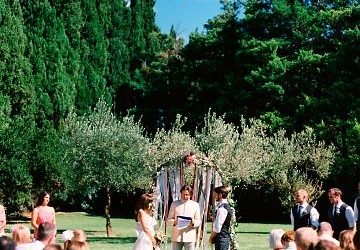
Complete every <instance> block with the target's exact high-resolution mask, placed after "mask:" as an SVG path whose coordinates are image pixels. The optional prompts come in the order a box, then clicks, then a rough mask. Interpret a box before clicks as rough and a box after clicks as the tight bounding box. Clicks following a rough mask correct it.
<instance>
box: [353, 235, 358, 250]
mask: <svg viewBox="0 0 360 250" xmlns="http://www.w3.org/2000/svg"><path fill="white" fill-rule="evenodd" d="M353 242H354V247H355V250H360V230H357V231H356V232H355V235H354V238H353Z"/></svg>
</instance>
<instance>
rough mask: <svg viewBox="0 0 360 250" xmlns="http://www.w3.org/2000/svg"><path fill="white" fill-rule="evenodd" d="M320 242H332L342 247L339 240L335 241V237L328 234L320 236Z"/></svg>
mask: <svg viewBox="0 0 360 250" xmlns="http://www.w3.org/2000/svg"><path fill="white" fill-rule="evenodd" d="M319 240H327V241H330V242H332V243H334V244H335V245H337V246H338V247H339V246H340V242H339V241H338V240H337V239H335V238H334V237H332V236H331V235H328V234H321V235H319Z"/></svg>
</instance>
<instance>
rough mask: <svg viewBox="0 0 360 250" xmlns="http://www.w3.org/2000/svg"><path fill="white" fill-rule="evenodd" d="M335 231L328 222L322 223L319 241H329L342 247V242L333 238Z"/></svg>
mask: <svg viewBox="0 0 360 250" xmlns="http://www.w3.org/2000/svg"><path fill="white" fill-rule="evenodd" d="M333 234H334V231H333V229H332V227H331V225H330V223H328V222H325V221H323V222H321V223H320V226H319V240H328V241H330V242H332V243H334V244H335V245H337V246H340V242H339V241H338V240H337V239H335V238H334V237H333Z"/></svg>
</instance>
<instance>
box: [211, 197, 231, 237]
mask: <svg viewBox="0 0 360 250" xmlns="http://www.w3.org/2000/svg"><path fill="white" fill-rule="evenodd" d="M225 203H228V201H227V199H222V201H221V202H219V204H218V205H217V212H216V216H215V221H214V226H213V231H214V232H215V233H220V231H221V228H222V225H223V224H224V221H225V219H226V216H227V214H228V211H227V210H226V209H225V208H224V207H222V206H221V205H222V204H225Z"/></svg>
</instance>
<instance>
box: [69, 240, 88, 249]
mask: <svg viewBox="0 0 360 250" xmlns="http://www.w3.org/2000/svg"><path fill="white" fill-rule="evenodd" d="M65 250H90V247H89V244H88V243H87V242H80V241H71V242H69V245H68V246H67V248H66V249H65Z"/></svg>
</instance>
